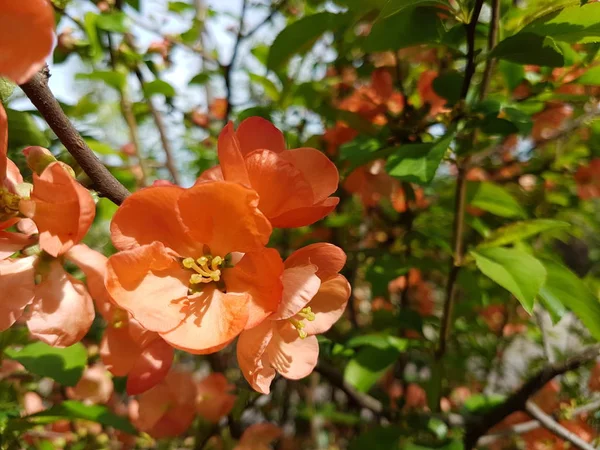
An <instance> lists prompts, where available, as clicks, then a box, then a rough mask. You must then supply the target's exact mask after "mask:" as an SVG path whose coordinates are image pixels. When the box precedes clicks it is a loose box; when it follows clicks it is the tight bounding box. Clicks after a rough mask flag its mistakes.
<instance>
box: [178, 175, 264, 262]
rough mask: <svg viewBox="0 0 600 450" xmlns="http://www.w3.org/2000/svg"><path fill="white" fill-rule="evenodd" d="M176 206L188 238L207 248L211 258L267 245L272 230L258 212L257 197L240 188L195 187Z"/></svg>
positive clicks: (220, 184) (217, 183) (221, 184)
mask: <svg viewBox="0 0 600 450" xmlns="http://www.w3.org/2000/svg"><path fill="white" fill-rule="evenodd" d="M177 206H178V209H179V214H180V216H181V219H182V221H183V223H184V225H185V226H186V228H187V233H188V234H189V236H190V238H192V239H194V240H195V241H196V242H198V243H202V244H206V245H208V246H209V247H210V251H211V253H212V255H213V256H217V255H219V256H221V257H224V256H225V255H227V254H228V253H231V252H234V251H236V252H243V253H245V252H251V251H255V250H259V249H261V248H262V247H264V246H265V244H266V243H267V242H268V241H269V237H270V235H271V231H272V228H271V224H270V223H269V221H268V220H267V218H266V217H265V216H264V215H263V214H261V212H260V211H259V210H258V208H257V206H258V195H257V194H256V192H254V191H252V190H250V189H247V188H245V187H244V186H242V185H240V184H237V183H229V182H226V181H215V182H212V183H211V182H208V183H201V184H198V185H197V186H194V187H192V188H190V189H187V190H186V191H185V193H184V194H182V195H181V197H180V198H179V201H178V204H177ZM200 211H201V213H200ZM187 256H194V257H197V256H201V254H200V255H187Z"/></svg>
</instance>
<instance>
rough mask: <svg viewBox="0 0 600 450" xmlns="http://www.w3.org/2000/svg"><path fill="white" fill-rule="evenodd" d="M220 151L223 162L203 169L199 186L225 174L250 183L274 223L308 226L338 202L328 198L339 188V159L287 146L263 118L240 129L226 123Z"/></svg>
mask: <svg viewBox="0 0 600 450" xmlns="http://www.w3.org/2000/svg"><path fill="white" fill-rule="evenodd" d="M218 150H219V161H220V163H221V165H220V166H217V167H214V168H212V169H210V170H207V171H206V172H204V173H203V174H202V175H201V176H200V178H199V179H198V181H197V182H196V185H199V184H201V183H204V182H205V181H207V180H223V179H225V180H227V181H233V182H236V183H241V184H243V185H245V186H248V187H251V188H252V189H254V190H255V191H256V192H257V193H258V195H259V196H260V202H259V205H258V207H259V209H260V210H261V211H262V212H263V214H264V215H265V216H267V217H268V218H269V220H270V221H271V224H272V225H273V226H275V227H280V228H292V227H301V226H305V225H310V224H312V223H314V222H316V221H317V220H319V219H322V218H323V217H325V216H326V215H327V214H329V213H330V212H331V211H333V210H334V208H335V207H336V205H337V204H338V202H339V198H337V197H329V196H330V195H331V194H333V193H334V192H335V191H336V189H337V187H338V181H339V176H338V171H337V168H336V167H335V164H333V163H332V162H331V161H330V160H329V158H327V156H325V155H324V154H323V153H321V152H320V151H318V150H316V149H314V148H297V149H293V150H286V149H285V139H284V137H283V134H282V133H281V131H279V130H278V129H277V128H275V126H273V124H271V123H270V122H269V121H267V120H265V119H262V118H260V117H250V118H249V119H246V120H244V121H243V122H242V123H241V124H240V126H239V127H238V129H237V131H234V129H233V125H232V124H231V123H229V124H227V126H226V127H225V128H224V129H223V131H222V132H221V135H220V136H219V145H218Z"/></svg>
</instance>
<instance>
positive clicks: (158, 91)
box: [143, 80, 177, 98]
mask: <svg viewBox="0 0 600 450" xmlns="http://www.w3.org/2000/svg"><path fill="white" fill-rule="evenodd" d="M143 90H144V95H145V96H146V97H147V98H148V97H152V96H153V95H164V96H165V97H167V98H170V97H175V95H177V93H176V92H175V88H174V87H173V86H171V85H170V84H169V83H167V82H166V81H164V80H152V81H149V82H147V83H144V86H143Z"/></svg>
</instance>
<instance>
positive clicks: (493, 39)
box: [479, 0, 500, 99]
mask: <svg viewBox="0 0 600 450" xmlns="http://www.w3.org/2000/svg"><path fill="white" fill-rule="evenodd" d="M499 22H500V0H492V18H491V20H490V34H489V35H488V53H489V52H491V51H492V50H493V49H494V47H495V46H496V43H497V42H498V28H499ZM495 65H496V60H495V59H494V58H488V59H487V61H486V63H485V68H484V69H483V79H482V80H481V89H480V91H479V98H480V99H483V98H485V96H486V95H487V92H488V89H489V87H490V81H491V79H492V72H493V70H494V66H495Z"/></svg>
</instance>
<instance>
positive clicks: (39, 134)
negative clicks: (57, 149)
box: [6, 109, 50, 147]
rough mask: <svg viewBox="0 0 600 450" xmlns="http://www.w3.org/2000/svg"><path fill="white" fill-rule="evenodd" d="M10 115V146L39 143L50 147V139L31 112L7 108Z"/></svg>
mask: <svg viewBox="0 0 600 450" xmlns="http://www.w3.org/2000/svg"><path fill="white" fill-rule="evenodd" d="M6 115H7V117H8V129H9V130H10V132H9V133H8V145H9V147H25V146H29V145H39V146H40V147H48V146H49V145H50V139H48V138H47V137H46V135H45V134H44V132H43V131H42V130H40V128H39V127H38V125H37V123H36V122H35V120H34V119H33V117H32V116H31V114H29V113H27V112H24V111H16V110H14V109H7V110H6Z"/></svg>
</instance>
